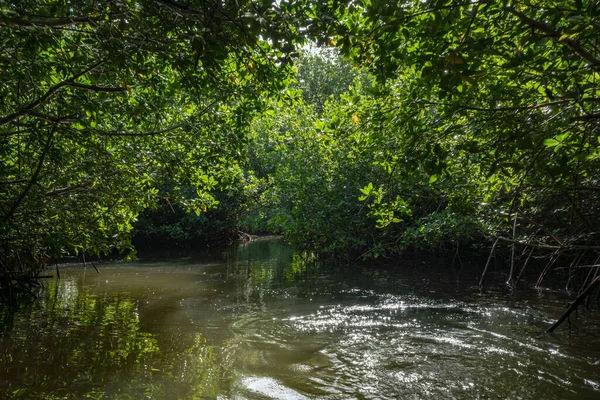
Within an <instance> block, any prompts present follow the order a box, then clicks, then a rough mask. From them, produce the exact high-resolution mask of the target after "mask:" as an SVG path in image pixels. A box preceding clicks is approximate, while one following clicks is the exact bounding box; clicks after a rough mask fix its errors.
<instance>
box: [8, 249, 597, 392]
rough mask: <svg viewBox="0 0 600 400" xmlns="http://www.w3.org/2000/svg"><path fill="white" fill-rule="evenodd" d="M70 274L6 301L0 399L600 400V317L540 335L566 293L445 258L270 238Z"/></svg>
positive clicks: (72, 270) (559, 309)
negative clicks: (415, 262) (37, 293)
mask: <svg viewBox="0 0 600 400" xmlns="http://www.w3.org/2000/svg"><path fill="white" fill-rule="evenodd" d="M432 270H434V271H435V272H431V271H432ZM425 271H429V272H427V273H426V272H425ZM61 277H62V280H60V281H56V280H53V279H52V280H49V281H48V282H46V290H45V292H44V293H43V295H42V297H41V298H40V300H38V301H37V302H35V303H31V304H24V305H22V306H21V307H20V309H19V310H18V311H17V312H16V313H14V314H11V313H8V311H7V310H4V311H3V312H2V314H1V319H0V398H15V399H86V398H88V399H215V398H218V399H292V400H293V399H399V398H402V399H412V398H414V399H422V398H458V399H476V398H482V399H489V398H503V399H504V398H511V399H518V398H520V399H539V398H544V399H545V398H548V399H555V398H556V399H569V398H571V399H586V398H590V399H597V398H600V340H599V339H598V337H597V336H596V334H597V332H598V330H597V327H598V319H597V316H595V315H592V314H587V315H585V316H583V317H582V318H583V320H580V322H578V326H579V329H578V330H574V331H573V332H571V333H570V332H569V331H568V329H566V328H561V329H559V331H557V332H556V333H555V334H551V335H548V334H545V333H543V331H544V329H545V328H546V327H547V326H548V325H549V324H550V323H551V322H552V321H553V319H554V318H556V317H557V316H558V315H560V313H561V312H562V310H563V307H564V302H562V301H558V300H556V299H555V298H553V297H552V296H551V293H544V292H542V293H541V294H542V295H538V294H536V293H533V294H532V295H530V294H526V295H524V296H522V297H520V298H510V297H506V296H505V295H504V294H502V293H496V294H494V293H492V294H487V295H484V296H481V295H478V294H476V286H475V285H476V279H475V278H476V274H474V273H466V272H464V271H461V275H460V280H457V278H456V271H454V272H453V271H452V268H451V267H448V266H445V267H444V266H439V265H437V266H436V265H423V266H422V267H421V268H414V266H411V267H409V266H403V265H399V266H397V267H396V268H394V269H390V268H385V269H384V268H371V269H362V270H361V269H352V268H348V267H337V268H334V267H331V266H324V265H321V266H320V267H318V266H316V265H315V264H314V263H311V262H310V260H306V259H303V258H301V257H299V256H298V255H296V254H294V251H293V249H292V248H290V247H288V246H286V245H285V244H284V243H283V242H281V241H259V242H255V243H251V244H249V245H247V246H243V247H240V248H239V249H237V251H234V252H233V253H232V254H230V257H229V259H228V260H224V259H223V258H222V257H216V258H214V257H213V258H203V259H202V260H200V259H194V258H191V259H186V260H176V261H169V262H164V261H156V262H137V263H133V264H105V265H101V266H100V274H96V272H95V271H94V270H93V269H91V270H90V269H88V270H87V271H83V269H82V267H81V266H70V267H64V268H63V269H62V271H61ZM583 321H585V323H584V322H583Z"/></svg>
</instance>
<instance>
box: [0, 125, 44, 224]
mask: <svg viewBox="0 0 600 400" xmlns="http://www.w3.org/2000/svg"><path fill="white" fill-rule="evenodd" d="M53 138H54V131H52V132H50V134H49V135H48V139H47V140H46V144H45V146H44V150H43V151H42V154H41V155H40V159H39V160H38V165H37V168H36V170H35V172H34V173H33V175H31V178H30V179H29V183H28V184H27V186H26V187H25V189H24V190H23V192H22V193H21V195H20V196H19V198H18V199H17V200H16V201H15V202H14V203H13V205H12V206H11V208H10V210H8V212H7V213H6V214H5V215H4V217H2V221H0V226H2V225H4V224H5V223H6V221H8V220H9V219H10V218H11V217H12V216H13V215H14V213H15V211H17V208H19V206H20V205H21V203H22V202H23V200H25V197H26V196H27V194H28V193H29V191H30V190H31V188H32V187H33V185H34V184H35V183H36V181H37V179H38V177H39V176H40V172H41V171H42V167H43V166H44V160H45V158H46V155H47V154H48V151H49V150H50V147H51V146H52V139H53Z"/></svg>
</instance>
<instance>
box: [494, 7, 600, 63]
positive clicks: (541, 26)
mask: <svg viewBox="0 0 600 400" xmlns="http://www.w3.org/2000/svg"><path fill="white" fill-rule="evenodd" d="M504 10H506V11H508V12H509V13H511V14H513V15H516V16H517V17H519V19H520V20H521V22H523V23H525V24H527V25H529V26H530V27H532V28H534V29H537V30H539V31H542V32H544V33H546V34H547V35H549V36H551V37H553V38H556V39H559V42H561V43H564V44H566V45H567V46H568V47H570V48H571V50H573V51H574V52H575V53H577V54H578V55H579V56H580V57H581V58H583V59H584V60H585V61H587V62H588V64H590V65H592V66H594V67H600V60H599V59H597V58H596V57H594V56H593V55H592V54H591V53H590V52H588V51H587V50H586V49H584V48H583V46H582V45H581V43H579V42H578V41H577V40H573V39H570V38H565V39H563V40H560V39H561V38H562V37H563V35H562V34H561V33H560V32H558V31H557V30H556V29H554V28H552V27H551V26H549V25H547V24H545V23H543V22H540V21H536V20H534V19H532V18H529V17H528V16H527V15H525V14H523V13H522V12H520V11H517V10H515V8H514V7H511V6H506V7H504Z"/></svg>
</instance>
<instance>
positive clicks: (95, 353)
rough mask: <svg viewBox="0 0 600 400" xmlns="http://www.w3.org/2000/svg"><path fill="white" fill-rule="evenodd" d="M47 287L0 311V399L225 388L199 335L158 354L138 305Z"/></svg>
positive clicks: (222, 372) (189, 393) (214, 355)
mask: <svg viewBox="0 0 600 400" xmlns="http://www.w3.org/2000/svg"><path fill="white" fill-rule="evenodd" d="M47 289H48V290H47V291H46V292H45V293H46V296H45V297H44V298H42V299H40V301H39V302H38V303H36V304H30V305H24V306H22V307H21V309H19V310H16V313H9V312H8V310H4V311H3V313H2V319H1V320H0V322H1V323H2V325H1V326H0V329H1V330H3V331H4V332H3V333H1V334H0V348H1V349H3V350H2V351H1V352H0V377H1V378H0V397H1V398H13V397H15V398H21V397H22V398H40V399H41V398H63V396H67V397H69V396H72V397H73V398H111V399H112V398H130V396H133V397H135V398H137V397H139V396H140V395H142V394H143V395H145V396H149V397H150V398H172V396H175V398H177V397H184V398H192V397H194V396H209V397H214V396H216V395H217V394H218V393H223V391H224V390H225V389H226V388H224V387H222V386H223V385H224V384H225V383H226V377H225V376H226V372H227V369H226V367H225V365H224V364H223V363H221V360H220V359H219V352H218V351H217V350H218V349H217V347H216V346H213V345H210V343H209V342H208V341H207V339H206V338H205V337H203V336H202V335H200V334H199V333H196V335H195V338H194V339H193V343H191V345H190V343H186V344H185V345H186V346H188V347H187V348H185V349H181V348H179V347H180V345H179V344H175V345H174V346H172V347H171V348H168V349H161V348H159V342H158V341H157V338H156V337H155V335H153V334H151V333H148V332H144V331H142V330H141V329H140V319H139V314H138V304H137V301H134V300H131V299H129V298H127V297H126V296H123V295H116V296H113V297H109V296H104V297H98V296H96V295H93V294H90V293H89V292H87V291H84V290H81V289H80V288H79V287H78V286H77V284H75V282H73V281H68V280H63V281H58V282H56V281H53V282H49V283H48V288H47ZM19 396H21V397H19ZM69 398H70V397H69Z"/></svg>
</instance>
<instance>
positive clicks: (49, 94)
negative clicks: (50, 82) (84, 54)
mask: <svg viewBox="0 0 600 400" xmlns="http://www.w3.org/2000/svg"><path fill="white" fill-rule="evenodd" d="M102 64H104V60H102V61H98V62H95V63H94V64H92V65H91V66H89V67H88V68H86V69H84V70H83V71H81V72H79V73H77V74H75V75H73V76H72V77H71V78H69V79H67V80H64V81H62V82H60V83H57V84H56V85H54V86H52V87H51V88H50V89H48V91H47V92H46V93H45V94H44V95H43V96H42V97H40V98H38V99H36V100H33V101H32V102H30V103H28V104H26V105H24V106H22V107H21V108H20V109H18V110H17V111H15V112H14V113H12V114H9V115H7V116H5V117H2V118H0V127H2V126H5V125H7V124H9V123H11V122H12V121H14V120H15V119H17V118H19V117H21V116H22V115H24V114H26V113H28V112H29V111H31V110H33V109H35V108H37V107H38V106H40V105H41V104H43V103H44V102H46V100H48V99H49V98H50V97H52V95H54V93H56V92H58V91H59V90H60V89H62V88H63V87H65V86H69V85H70V84H72V83H73V81H75V79H77V78H80V77H82V76H84V75H85V74H87V73H89V72H91V71H93V70H94V69H96V68H98V67H99V66H100V65H102Z"/></svg>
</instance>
